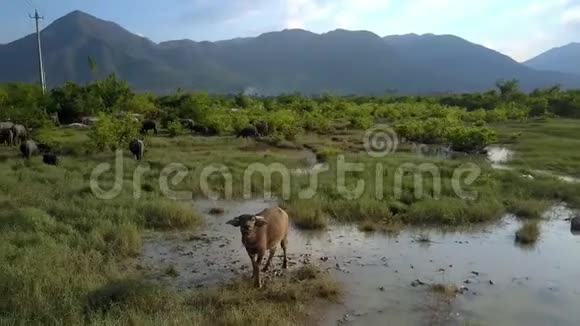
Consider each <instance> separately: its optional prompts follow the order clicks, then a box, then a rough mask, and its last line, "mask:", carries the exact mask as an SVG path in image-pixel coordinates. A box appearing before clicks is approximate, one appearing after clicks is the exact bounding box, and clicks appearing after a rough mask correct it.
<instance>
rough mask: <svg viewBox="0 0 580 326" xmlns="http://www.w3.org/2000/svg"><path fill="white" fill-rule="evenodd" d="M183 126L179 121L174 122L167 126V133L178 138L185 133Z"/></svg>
mask: <svg viewBox="0 0 580 326" xmlns="http://www.w3.org/2000/svg"><path fill="white" fill-rule="evenodd" d="M183 130H184V129H183V126H182V125H181V122H179V120H173V121H171V122H169V123H168V124H167V132H168V133H169V137H176V136H178V135H180V134H182V133H183Z"/></svg>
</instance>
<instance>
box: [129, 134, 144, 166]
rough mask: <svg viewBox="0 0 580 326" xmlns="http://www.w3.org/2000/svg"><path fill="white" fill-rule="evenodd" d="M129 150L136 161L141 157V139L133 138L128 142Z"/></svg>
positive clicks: (142, 146) (142, 148) (142, 149)
mask: <svg viewBox="0 0 580 326" xmlns="http://www.w3.org/2000/svg"><path fill="white" fill-rule="evenodd" d="M129 150H130V151H131V153H132V154H133V156H134V157H135V159H136V160H137V161H140V160H141V159H142V158H143V153H145V144H143V141H142V140H141V139H133V140H132V141H131V143H130V144H129Z"/></svg>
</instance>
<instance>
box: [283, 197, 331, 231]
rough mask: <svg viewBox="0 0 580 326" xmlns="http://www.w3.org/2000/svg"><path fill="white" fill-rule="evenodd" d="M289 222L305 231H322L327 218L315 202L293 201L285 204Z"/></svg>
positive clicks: (317, 202)
mask: <svg viewBox="0 0 580 326" xmlns="http://www.w3.org/2000/svg"><path fill="white" fill-rule="evenodd" d="M285 207H286V209H287V211H288V216H289V217H290V221H292V222H293V223H294V225H296V227H298V228H300V229H305V230H316V229H323V228H325V227H326V226H327V225H328V216H327V214H326V213H325V212H324V211H323V209H322V203H320V202H319V201H317V200H295V201H291V202H289V203H285Z"/></svg>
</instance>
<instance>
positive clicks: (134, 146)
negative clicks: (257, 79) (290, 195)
mask: <svg viewBox="0 0 580 326" xmlns="http://www.w3.org/2000/svg"><path fill="white" fill-rule="evenodd" d="M53 120H54V121H55V125H59V124H58V123H57V121H58V116H54V117H53ZM81 122H82V123H83V124H85V125H94V124H96V123H98V119H97V118H94V117H83V118H82V119H81ZM180 123H181V124H182V125H183V127H184V128H186V129H188V130H190V131H191V132H192V134H194V135H201V136H216V135H218V134H219V131H218V130H217V129H216V128H214V127H212V126H204V125H201V124H196V123H195V122H194V121H193V120H192V119H180ZM157 130H158V129H157V122H155V121H154V120H149V119H147V120H143V121H142V123H141V134H143V135H144V134H147V133H148V132H149V131H153V134H154V135H157ZM269 133H270V128H269V126H268V123H267V122H265V121H257V122H256V121H251V123H250V125H248V126H247V127H245V128H242V129H241V130H239V131H238V132H236V134H235V135H236V137H238V138H239V137H242V138H246V139H247V138H258V137H265V136H268V135H269ZM0 144H4V145H6V146H9V147H12V146H19V149H20V153H21V154H22V157H23V158H26V159H30V158H31V157H32V156H35V155H42V162H44V163H45V164H48V165H58V162H59V160H60V159H59V157H58V156H57V154H56V153H54V152H53V151H52V149H51V148H50V146H48V145H47V144H43V143H39V142H37V141H34V140H32V139H30V130H29V129H27V128H26V127H25V126H24V125H21V124H16V123H13V122H11V121H6V122H0ZM129 151H130V152H131V153H132V154H133V156H134V158H135V159H136V160H141V159H142V158H143V154H144V153H145V144H144V142H143V140H142V139H133V140H132V141H131V142H130V143H129Z"/></svg>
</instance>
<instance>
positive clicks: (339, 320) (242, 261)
mask: <svg viewBox="0 0 580 326" xmlns="http://www.w3.org/2000/svg"><path fill="white" fill-rule="evenodd" d="M273 205H275V203H273V202H267V201H263V200H253V201H245V202H212V201H209V200H201V201H196V202H195V203H194V206H195V208H196V209H197V210H198V211H199V212H200V213H203V214H204V216H205V222H206V225H205V227H202V228H201V229H202V231H199V232H198V233H177V234H169V235H168V234H163V235H150V236H149V237H148V238H147V239H145V242H144V252H143V259H142V262H141V264H142V265H143V266H144V267H146V268H147V269H148V270H151V271H152V272H151V273H152V275H153V276H152V277H154V278H156V279H157V280H158V281H159V282H161V283H164V284H167V285H169V286H174V287H177V288H178V289H181V290H187V289H190V288H195V287H204V286H212V285H216V284H222V283H224V282H227V281H228V280H231V279H232V278H236V277H240V275H242V276H244V277H248V278H249V277H250V274H251V267H250V263H249V259H248V257H247V255H246V253H245V250H244V248H243V246H242V244H241V236H240V234H239V230H238V229H236V228H234V227H231V226H229V225H226V224H225V222H226V221H227V220H229V219H230V218H232V217H234V216H237V215H240V214H243V213H257V212H258V211H260V210H261V209H263V208H266V207H268V206H273ZM213 207H221V208H223V209H225V212H224V213H223V214H221V215H218V216H213V215H209V214H208V212H209V210H210V209H211V208H213ZM572 215H573V212H572V211H570V210H568V209H567V208H565V207H564V206H557V207H554V208H553V209H552V210H551V211H550V212H548V213H547V214H546V221H545V222H542V224H541V237H540V240H539V242H538V243H537V244H536V245H535V246H533V247H521V246H518V245H516V244H515V243H514V233H515V231H516V230H517V228H518V227H519V225H520V222H519V221H517V220H516V219H515V218H513V217H511V216H506V217H505V218H504V219H503V220H502V221H501V222H499V223H497V224H494V225H489V226H485V227H478V228H476V229H472V230H464V231H451V232H443V231H433V230H411V229H410V230H405V231H403V232H401V233H399V234H398V235H397V236H386V235H383V234H366V233H362V232H360V231H359V230H358V229H357V227H355V226H339V225H334V226H331V227H329V228H327V229H326V230H324V231H319V232H304V231H300V230H297V229H294V228H293V229H292V230H291V232H290V236H289V259H290V266H291V268H296V266H301V265H303V264H316V265H319V266H321V267H322V268H323V269H326V270H329V271H331V273H332V274H333V276H334V277H336V278H337V279H338V280H339V281H341V282H342V284H343V285H344V288H345V292H346V294H345V296H344V298H343V300H342V302H341V303H340V304H337V305H333V306H331V307H330V309H329V310H325V311H324V312H322V311H319V312H314V314H320V315H323V317H322V318H320V319H319V320H321V322H320V323H321V324H323V325H337V324H346V325H425V324H445V325H447V324H450V325H455V324H458V325H464V324H466V323H467V324H470V323H476V324H481V325H578V324H580V309H578V306H579V304H580V283H579V282H578V281H577V280H578V277H579V276H580V259H578V251H579V250H580V237H576V236H574V235H572V234H571V233H570V229H569V222H566V221H565V219H566V218H569V217H571V216H572ZM423 235H428V238H429V240H430V242H423V241H420V238H423ZM279 254H281V252H279V253H278V255H277V256H279ZM273 263H274V269H273V271H272V272H271V274H275V273H279V272H280V269H279V268H280V265H281V258H279V257H277V258H275V260H274V261H273ZM170 266H171V268H170ZM168 269H172V270H174V271H176V272H177V273H168V272H167V270H168ZM168 274H171V275H168ZM176 274H177V275H176ZM266 282H275V278H274V277H271V278H270V279H269V280H266ZM434 283H443V284H454V285H456V286H457V287H458V288H461V287H463V289H462V292H463V294H460V295H458V296H457V297H455V298H453V299H450V298H445V299H443V298H441V297H439V296H437V295H435V294H433V293H432V291H430V286H429V285H430V284H434Z"/></svg>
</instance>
